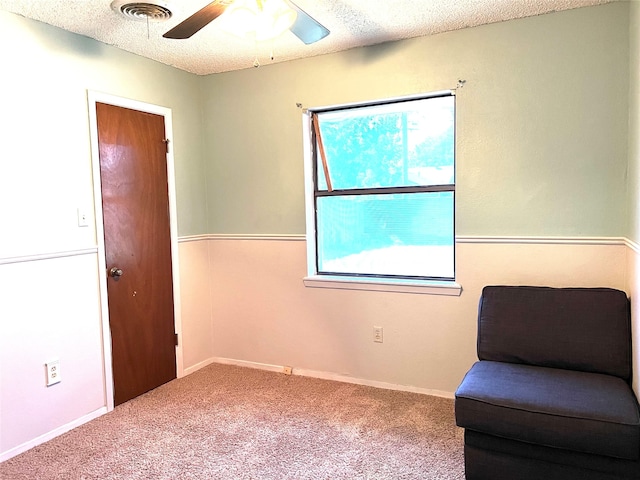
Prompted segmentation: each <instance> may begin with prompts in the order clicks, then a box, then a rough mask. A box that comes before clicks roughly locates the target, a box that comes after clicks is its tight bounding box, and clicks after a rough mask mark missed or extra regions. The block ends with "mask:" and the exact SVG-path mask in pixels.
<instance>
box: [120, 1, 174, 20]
mask: <svg viewBox="0 0 640 480" xmlns="http://www.w3.org/2000/svg"><path fill="white" fill-rule="evenodd" d="M111 8H112V9H113V10H115V11H116V12H119V13H121V14H122V15H124V16H125V17H127V18H130V19H132V20H144V21H146V20H154V21H158V22H162V21H165V20H169V19H170V18H171V15H172V13H171V10H169V8H168V6H167V4H163V2H156V3H147V2H132V1H130V0H115V1H114V2H112V3H111Z"/></svg>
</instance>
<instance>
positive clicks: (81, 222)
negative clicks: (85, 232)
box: [78, 207, 89, 227]
mask: <svg viewBox="0 0 640 480" xmlns="http://www.w3.org/2000/svg"><path fill="white" fill-rule="evenodd" d="M78 226H79V227H88V226H89V217H88V216H87V211H86V210H85V209H84V208H80V207H78Z"/></svg>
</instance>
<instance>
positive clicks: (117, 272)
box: [109, 267, 122, 279]
mask: <svg viewBox="0 0 640 480" xmlns="http://www.w3.org/2000/svg"><path fill="white" fill-rule="evenodd" d="M109 276H110V277H113V278H116V279H117V278H120V277H121V276H122V270H120V269H119V268H118V267H112V268H111V270H109Z"/></svg>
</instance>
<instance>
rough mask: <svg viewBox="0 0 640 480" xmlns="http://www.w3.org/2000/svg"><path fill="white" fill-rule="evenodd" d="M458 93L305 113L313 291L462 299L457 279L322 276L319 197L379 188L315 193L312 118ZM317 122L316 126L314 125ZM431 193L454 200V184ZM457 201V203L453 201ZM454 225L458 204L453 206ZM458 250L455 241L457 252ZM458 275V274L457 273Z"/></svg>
mask: <svg viewBox="0 0 640 480" xmlns="http://www.w3.org/2000/svg"><path fill="white" fill-rule="evenodd" d="M455 95H456V91H455V90H441V91H437V92H432V93H427V94H416V95H408V96H403V97H396V98H389V99H382V100H379V101H369V102H356V103H349V104H343V105H335V106H323V107H313V108H308V109H305V110H303V115H302V129H303V149H304V155H303V158H304V186H305V187H304V188H305V224H306V244H307V276H305V277H304V279H303V283H304V285H305V286H306V287H312V288H332V289H346V290H369V291H382V292H404V293H417V294H431V295H448V296H459V295H460V294H461V293H462V286H461V285H460V284H458V283H457V282H456V280H455V279H429V278H420V277H407V278H402V277H385V276H383V275H380V276H375V275H366V276H362V275H356V274H352V275H350V274H319V273H318V266H317V251H316V245H317V237H316V235H317V223H316V222H317V219H316V196H317V197H323V196H335V195H340V194H344V193H345V192H349V194H351V195H359V194H361V195H365V194H370V193H372V192H370V191H369V190H375V191H376V193H380V190H381V189H380V188H377V189H364V188H363V189H348V190H334V189H332V188H331V186H329V185H328V187H329V189H328V191H319V192H316V191H315V176H316V170H315V169H316V168H317V166H315V165H314V149H315V145H314V139H315V133H314V128H318V129H319V125H318V124H317V122H313V117H314V116H315V115H316V114H317V113H322V112H327V111H336V110H346V109H351V108H363V107H370V106H376V105H385V104H390V103H402V102H409V101H414V100H423V99H429V98H438V97H444V96H455ZM314 123H315V125H314ZM427 188H429V189H432V191H453V193H454V198H455V183H454V184H448V185H436V186H429V187H427ZM387 189H388V193H414V190H415V193H417V192H418V191H424V189H425V187H412V186H408V187H387ZM454 202H455V200H454ZM453 215H454V218H453V220H454V223H455V205H454V214H453ZM455 248H456V245H455V239H454V249H455ZM455 257H456V255H455V252H454V272H455ZM454 275H455V273H454Z"/></svg>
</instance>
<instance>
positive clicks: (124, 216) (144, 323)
mask: <svg viewBox="0 0 640 480" xmlns="http://www.w3.org/2000/svg"><path fill="white" fill-rule="evenodd" d="M96 117H97V126H98V147H99V153H100V179H101V184H102V211H103V217H104V241H105V253H106V264H107V272H105V274H106V275H107V276H108V278H107V293H108V298H109V301H108V304H109V325H110V328H111V342H112V357H113V383H114V397H115V398H114V401H115V404H116V405H119V404H121V403H123V402H126V401H127V400H130V399H132V398H134V397H136V396H138V395H140V394H142V393H144V392H147V391H149V390H151V389H153V388H155V387H157V386H159V385H162V384H163V383H166V382H168V381H170V380H172V379H174V378H176V352H175V344H176V341H175V322H174V315H173V280H172V271H171V237H170V227H169V199H168V186H167V163H166V162H167V158H166V152H167V150H166V148H167V147H166V141H165V126H164V117H162V116H161V115H155V114H151V113H145V112H139V111H136V110H131V109H128V108H122V107H117V106H113V105H107V104H104V103H96Z"/></svg>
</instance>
